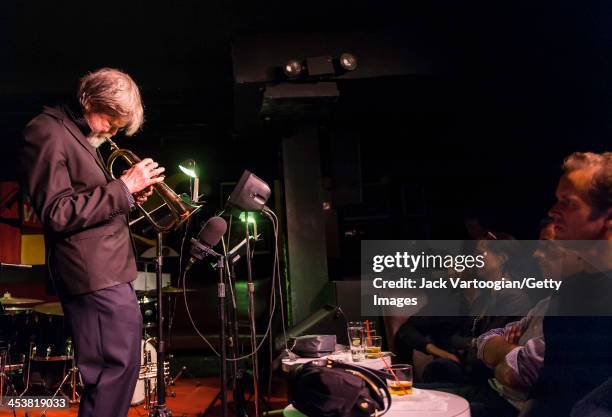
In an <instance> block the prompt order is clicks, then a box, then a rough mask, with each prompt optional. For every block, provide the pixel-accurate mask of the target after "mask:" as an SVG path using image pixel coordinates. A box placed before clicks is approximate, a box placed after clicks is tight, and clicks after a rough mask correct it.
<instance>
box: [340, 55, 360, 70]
mask: <svg viewBox="0 0 612 417" xmlns="http://www.w3.org/2000/svg"><path fill="white" fill-rule="evenodd" d="M340 66H341V67H342V68H344V69H345V70H346V71H354V70H355V69H357V58H355V55H353V54H349V53H348V52H345V53H343V54H342V55H340Z"/></svg>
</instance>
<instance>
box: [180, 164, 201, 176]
mask: <svg viewBox="0 0 612 417" xmlns="http://www.w3.org/2000/svg"><path fill="white" fill-rule="evenodd" d="M185 165H187V164H185ZM188 166H189V165H187V166H184V165H183V164H181V165H179V169H180V170H181V171H182V172H183V174H185V175H187V176H188V177H191V178H197V177H198V175H197V174H196V172H195V169H193V168H188Z"/></svg>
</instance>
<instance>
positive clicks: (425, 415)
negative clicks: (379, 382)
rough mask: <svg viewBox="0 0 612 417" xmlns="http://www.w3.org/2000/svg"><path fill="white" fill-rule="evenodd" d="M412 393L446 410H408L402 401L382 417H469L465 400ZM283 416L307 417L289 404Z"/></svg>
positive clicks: (441, 394)
mask: <svg viewBox="0 0 612 417" xmlns="http://www.w3.org/2000/svg"><path fill="white" fill-rule="evenodd" d="M414 391H421V392H422V393H426V394H427V395H428V396H429V397H430V398H435V399H436V400H438V401H443V402H445V403H446V410H444V411H442V410H430V411H426V410H418V411H417V410H409V409H406V408H405V407H403V406H402V402H403V401H401V400H398V401H394V402H392V403H391V409H390V410H389V412H388V413H387V414H385V416H384V417H411V416H412V417H429V416H431V417H470V404H469V403H468V402H467V401H466V400H465V398H462V397H460V396H458V395H455V394H450V393H448V392H443V391H435V390H418V389H416V388H415V389H414V390H413V392H414ZM411 395H412V394H411ZM393 399H394V400H395V397H393ZM283 416H285V417H307V416H305V415H304V414H302V413H300V412H299V411H298V410H296V409H295V408H294V407H293V406H292V405H291V404H289V405H288V406H287V407H285V409H284V410H283Z"/></svg>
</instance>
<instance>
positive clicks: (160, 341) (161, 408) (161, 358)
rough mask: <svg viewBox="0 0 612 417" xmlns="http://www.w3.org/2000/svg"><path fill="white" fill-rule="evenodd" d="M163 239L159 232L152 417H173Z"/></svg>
mask: <svg viewBox="0 0 612 417" xmlns="http://www.w3.org/2000/svg"><path fill="white" fill-rule="evenodd" d="M162 237H163V232H159V231H158V232H157V239H156V244H157V248H156V249H157V256H156V260H155V268H156V270H155V272H156V274H155V275H156V278H157V404H156V405H155V407H153V408H152V409H151V411H150V412H149V416H151V417H172V411H171V410H170V409H169V408H168V407H166V381H165V375H164V374H165V370H164V362H165V361H166V346H165V342H164V315H163V306H162V301H163V299H164V298H163V297H164V294H163V293H162V266H163V263H164V261H163V259H164V257H163V255H162Z"/></svg>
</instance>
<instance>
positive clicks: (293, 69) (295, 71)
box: [283, 59, 304, 78]
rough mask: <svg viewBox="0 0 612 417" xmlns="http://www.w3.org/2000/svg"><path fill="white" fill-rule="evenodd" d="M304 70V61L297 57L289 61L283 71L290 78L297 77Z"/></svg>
mask: <svg viewBox="0 0 612 417" xmlns="http://www.w3.org/2000/svg"><path fill="white" fill-rule="evenodd" d="M303 70H304V68H303V66H302V63H301V62H300V61H298V60H297V59H291V60H289V61H287V63H286V64H285V66H284V67H283V72H284V73H285V75H286V76H287V77H289V78H297V77H299V76H300V74H302V71H303Z"/></svg>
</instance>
